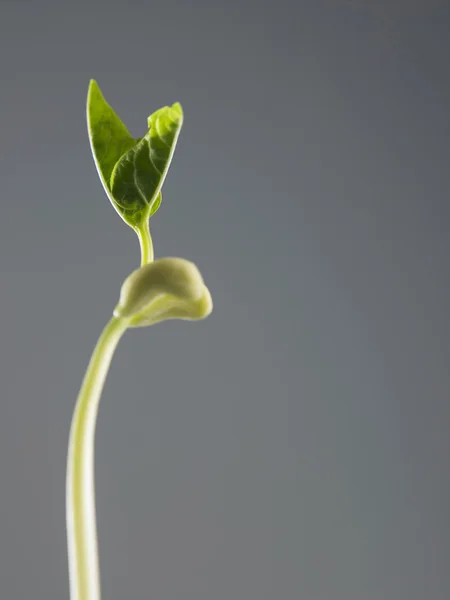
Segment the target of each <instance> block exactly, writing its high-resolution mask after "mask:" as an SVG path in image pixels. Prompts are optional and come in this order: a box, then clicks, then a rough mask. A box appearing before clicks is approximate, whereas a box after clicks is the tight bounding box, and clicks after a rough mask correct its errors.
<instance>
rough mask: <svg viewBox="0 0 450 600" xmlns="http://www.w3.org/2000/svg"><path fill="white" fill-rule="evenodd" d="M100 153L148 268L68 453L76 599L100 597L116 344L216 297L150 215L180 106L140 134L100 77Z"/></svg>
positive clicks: (203, 307) (94, 98)
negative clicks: (101, 437) (108, 410)
mask: <svg viewBox="0 0 450 600" xmlns="http://www.w3.org/2000/svg"><path fill="white" fill-rule="evenodd" d="M87 121H88V131H89V138H90V142H91V149H92V154H93V157H94V161H95V164H96V167H97V171H98V174H99V177H100V179H101V181H102V184H103V187H104V189H105V192H106V194H107V196H108V198H109V199H110V201H111V203H112V205H113V207H114V208H115V209H116V211H117V212H118V213H119V215H120V216H121V217H122V219H123V220H124V221H125V223H127V225H129V226H130V227H131V228H132V229H133V230H134V231H135V232H136V234H137V236H138V238H139V244H140V249H141V266H140V268H138V269H136V270H135V271H133V272H132V273H131V274H130V275H129V276H128V277H127V278H126V279H125V281H124V283H123V285H122V288H121V290H120V295H119V301H118V303H117V305H116V307H115V309H114V312H113V315H112V317H111V319H110V321H109V322H108V323H107V325H106V327H105V328H104V329H103V332H102V333H101V335H100V338H99V340H98V342H97V345H96V347H95V349H94V352H93V354H92V357H91V360H90V362H89V365H88V368H87V371H86V374H85V377H84V380H83V383H82V386H81V390H80V393H79V395H78V399H77V402H76V405H75V411H74V414H73V419H72V425H71V430H70V439H69V451H68V458H67V481H66V518H67V540H68V557H69V577H70V597H71V600H100V576H99V564H98V545H97V530H96V517H95V494H94V437H95V424H96V418H97V411H98V405H99V401H100V396H101V393H102V389H103V385H104V382H105V379H106V376H107V373H108V370H109V366H110V364H111V360H112V357H113V354H114V351H115V349H116V346H117V344H118V342H119V340H120V338H121V337H122V335H123V334H124V333H125V331H126V330H127V329H130V328H134V327H143V326H147V325H153V324H155V323H159V322H161V321H164V320H167V319H184V320H191V321H193V320H199V319H203V318H205V317H207V316H208V315H209V314H210V313H211V310H212V300H211V295H210V293H209V291H208V288H207V287H206V286H205V284H204V282H203V279H202V276H201V274H200V272H199V270H198V269H197V267H196V266H195V265H194V264H193V263H191V262H189V261H187V260H185V259H182V258H159V259H157V260H154V255H153V244H152V238H151V235H150V219H151V217H152V216H153V215H154V214H155V213H156V211H157V210H158V208H159V207H160V205H161V200H162V193H161V188H162V186H163V183H164V180H165V177H166V175H167V171H168V168H169V166H170V162H171V160H172V156H173V153H174V150H175V146H176V143H177V139H178V135H179V133H180V129H181V126H182V123H183V111H182V108H181V105H180V104H178V103H177V104H173V105H172V106H171V107H168V106H165V107H163V108H160V109H159V110H157V111H156V112H155V113H153V114H152V115H151V116H150V117H149V118H148V122H147V132H146V133H145V134H144V136H143V137H141V138H133V137H132V136H131V135H130V133H129V132H128V130H127V128H126V127H125V125H124V124H123V123H122V121H121V120H120V119H119V117H118V116H117V115H116V113H115V112H114V110H113V109H112V108H111V106H110V105H109V104H108V103H107V102H106V100H105V98H104V97H103V94H102V92H101V91H100V88H99V86H98V85H97V83H96V82H95V81H93V80H91V82H90V85H89V92H88V98H87Z"/></svg>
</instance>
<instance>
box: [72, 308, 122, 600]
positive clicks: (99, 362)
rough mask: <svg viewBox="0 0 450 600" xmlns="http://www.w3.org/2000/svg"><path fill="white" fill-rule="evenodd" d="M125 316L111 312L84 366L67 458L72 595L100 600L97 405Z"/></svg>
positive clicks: (120, 334)
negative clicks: (96, 476) (96, 473)
mask: <svg viewBox="0 0 450 600" xmlns="http://www.w3.org/2000/svg"><path fill="white" fill-rule="evenodd" d="M127 325H128V320H126V319H123V318H117V317H112V319H111V320H110V321H109V323H108V324H107V325H106V327H105V328H104V330H103V332H102V334H101V336H100V338H99V340H98V342H97V345H96V347H95V349H94V352H93V354H92V357H91V361H90V363H89V366H88V368H87V371H86V375H85V377H84V380H83V384H82V386H81V390H80V393H79V396H78V399H77V403H76V406H75V412H74V415H73V419H72V426H71V431H70V441H69V452H68V458H67V481H66V518H67V541H68V554H69V575H70V598H71V600H100V575H99V562H98V550H97V530H96V517H95V490H94V438H95V423H96V417H97V410H98V405H99V401H100V396H101V393H102V389H103V385H104V383H105V379H106V375H107V373H108V369H109V365H110V363H111V359H112V357H113V354H114V350H115V349H116V346H117V344H118V342H119V340H120V338H121V336H122V334H123V333H124V332H125V330H126V329H127Z"/></svg>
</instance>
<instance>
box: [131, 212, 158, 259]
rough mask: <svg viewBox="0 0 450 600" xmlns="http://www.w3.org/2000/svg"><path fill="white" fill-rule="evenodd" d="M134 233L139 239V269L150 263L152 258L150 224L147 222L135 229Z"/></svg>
mask: <svg viewBox="0 0 450 600" xmlns="http://www.w3.org/2000/svg"><path fill="white" fill-rule="evenodd" d="M135 231H136V233H137V235H138V238H139V245H140V247H141V267H143V266H144V265H147V264H148V263H151V262H152V261H153V258H154V254H153V242H152V236H151V235H150V224H149V222H148V220H147V221H145V222H144V223H142V224H141V225H140V226H139V227H136V230H135Z"/></svg>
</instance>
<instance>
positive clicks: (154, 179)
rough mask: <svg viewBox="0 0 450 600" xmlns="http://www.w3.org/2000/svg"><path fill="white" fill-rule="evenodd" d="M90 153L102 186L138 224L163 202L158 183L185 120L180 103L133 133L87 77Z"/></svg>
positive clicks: (119, 209) (117, 206)
mask: <svg viewBox="0 0 450 600" xmlns="http://www.w3.org/2000/svg"><path fill="white" fill-rule="evenodd" d="M87 120H88V131H89V138H90V142H91V149H92V154H93V156H94V161H95V164H96V167H97V171H98V174H99V176H100V179H101V181H102V184H103V187H104V189H105V191H106V193H107V195H108V197H109V199H110V200H111V203H112V204H113V206H114V208H115V209H116V211H117V212H118V213H119V215H120V216H121V217H122V218H123V220H124V221H125V222H126V223H127V224H128V225H130V226H131V227H133V228H134V229H136V228H137V227H140V226H142V224H143V223H144V222H145V221H146V220H147V219H148V218H149V217H150V216H151V215H153V214H154V213H155V212H156V211H157V210H158V208H159V206H160V204H161V193H160V192H161V188H162V185H163V183H164V179H165V177H166V175H167V171H168V168H169V165H170V162H171V160H172V156H173V153H174V150H175V146H176V142H177V139H178V135H179V132H180V129H181V126H182V123H183V111H182V108H181V105H180V104H178V103H176V104H174V105H173V106H172V107H168V106H166V107H163V108H161V109H159V110H158V111H156V112H155V113H154V114H152V115H151V116H150V117H149V118H148V129H149V130H148V131H147V133H146V134H145V135H144V137H142V138H136V139H135V138H133V137H132V136H131V135H130V133H129V132H128V130H127V128H126V127H125V125H124V124H123V123H122V121H121V120H120V118H119V117H118V116H117V115H116V113H115V112H114V110H113V109H112V108H111V106H110V105H109V104H108V103H107V102H106V100H105V98H104V97H103V94H102V93H101V91H100V88H99V86H98V84H97V83H96V82H95V81H94V80H91V82H90V85H89V92H88V99H87Z"/></svg>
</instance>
